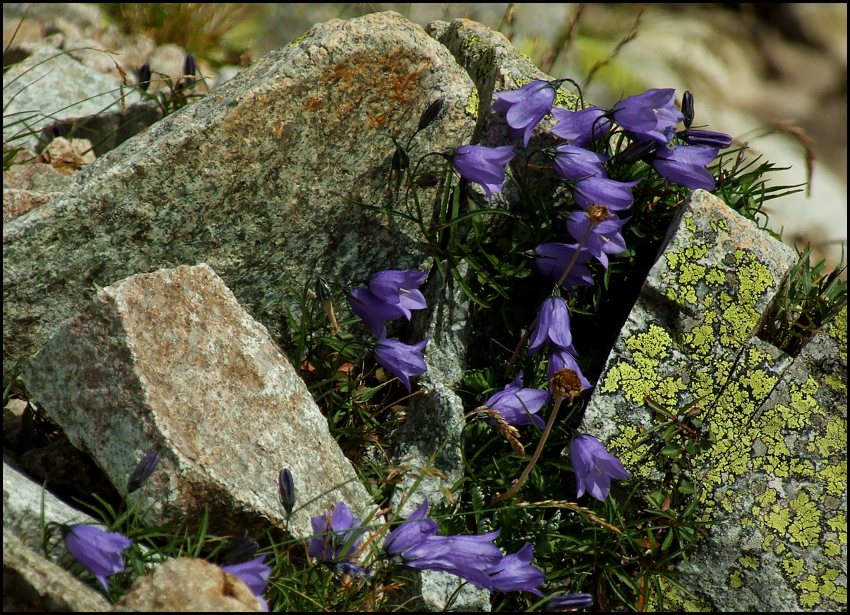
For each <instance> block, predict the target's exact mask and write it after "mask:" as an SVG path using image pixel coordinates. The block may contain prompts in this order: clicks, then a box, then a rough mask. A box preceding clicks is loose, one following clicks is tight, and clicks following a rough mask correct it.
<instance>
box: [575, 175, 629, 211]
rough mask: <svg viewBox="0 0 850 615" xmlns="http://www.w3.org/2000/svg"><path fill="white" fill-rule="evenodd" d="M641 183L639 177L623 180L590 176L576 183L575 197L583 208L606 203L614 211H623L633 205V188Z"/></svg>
mask: <svg viewBox="0 0 850 615" xmlns="http://www.w3.org/2000/svg"><path fill="white" fill-rule="evenodd" d="M639 183H640V180H639V179H636V180H634V181H630V182H621V181H617V180H615V179H608V178H605V177H588V178H587V179H583V180H581V181H578V182H576V183H575V186H573V190H572V193H573V198H574V199H575V200H576V203H577V204H578V206H579V207H581V208H582V209H587V208H588V207H590V206H592V205H604V206H605V207H607V208H608V209H610V210H612V211H623V210H625V209H628V208H629V207H631V206H632V203H633V202H634V196H633V195H632V188H634V187H635V186H637V185H638V184H639Z"/></svg>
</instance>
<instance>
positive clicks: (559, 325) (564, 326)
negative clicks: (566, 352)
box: [528, 297, 573, 355]
mask: <svg viewBox="0 0 850 615" xmlns="http://www.w3.org/2000/svg"><path fill="white" fill-rule="evenodd" d="M547 342H548V343H549V344H550V345H552V346H553V347H555V348H561V349H563V348H569V347H570V346H571V345H572V343H573V334H572V332H571V331H570V310H569V308H568V307H567V303H566V302H565V301H564V300H563V299H561V298H560V297H549V298H548V299H546V300H545V301H544V302H543V304H542V305H541V306H540V309H539V310H538V311H537V321H536V323H535V325H534V330H532V332H531V338H530V343H529V346H528V354H530V355H533V354H537V352H538V351H539V350H540V349H541V348H543V345H544V344H545V343H547Z"/></svg>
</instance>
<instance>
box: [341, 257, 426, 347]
mask: <svg viewBox="0 0 850 615" xmlns="http://www.w3.org/2000/svg"><path fill="white" fill-rule="evenodd" d="M426 279H428V274H427V273H425V272H423V271H417V270H415V269H401V270H399V269H388V270H386V271H379V272H378V273H376V274H375V275H373V276H372V278H371V279H370V280H369V285H368V288H355V289H354V290H352V291H351V293H350V294H349V297H348V302H349V304H350V305H351V309H352V310H353V311H354V313H355V314H357V315H358V316H359V317H360V318H362V319H363V321H364V322H365V323H366V324H367V325H368V326H369V328H370V329H371V330H372V333H373V334H374V335H375V337H377V338H381V337H386V335H387V329H386V325H385V323H386V322H387V321H389V320H395V319H396V318H401V317H402V316H403V317H405V318H407V320H410V317H411V311H412V310H421V309H424V308H426V307H428V305H427V303H426V302H425V297H424V296H423V295H422V293H421V292H420V291H419V290H418V288H419V286H421V285H422V284H423V283H424V282H425V280H426Z"/></svg>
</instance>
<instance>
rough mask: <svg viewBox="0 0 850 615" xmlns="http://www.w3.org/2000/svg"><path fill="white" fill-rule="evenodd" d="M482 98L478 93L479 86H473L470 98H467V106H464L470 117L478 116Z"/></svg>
mask: <svg viewBox="0 0 850 615" xmlns="http://www.w3.org/2000/svg"><path fill="white" fill-rule="evenodd" d="M480 102H481V99H480V98H479V95H478V88H476V87H474V86H473V88H472V91H471V92H470V93H469V98H467V99H466V106H465V107H464V108H463V110H464V112H466V114H467V115H468V116H470V117H475V118H477V117H478V105H479V104H480Z"/></svg>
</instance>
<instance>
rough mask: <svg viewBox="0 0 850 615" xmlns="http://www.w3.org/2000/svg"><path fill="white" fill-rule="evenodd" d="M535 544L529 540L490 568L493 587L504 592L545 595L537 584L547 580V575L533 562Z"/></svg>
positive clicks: (489, 572)
mask: <svg viewBox="0 0 850 615" xmlns="http://www.w3.org/2000/svg"><path fill="white" fill-rule="evenodd" d="M533 554H534V546H533V545H532V544H531V543H530V542H527V543H525V546H523V547H522V549H520V550H519V551H517V552H516V553H513V554H511V555H505V556H504V557H503V558H502V559H501V560H500V561H499V563H498V564H496V565H495V566H493V567H492V568H489V569H488V570H487V573H488V574H489V575H490V581H491V582H492V583H493V589H494V590H496V591H502V592H513V591H526V592H531V593H532V594H534V595H535V596H539V597H543V592H541V591H540V590H539V589H537V586H538V585H540V584H541V583H543V582H544V581H545V580H546V575H544V574H543V571H542V570H540V569H539V568H538V567H537V566H534V565H533V564H532V563H531V557H532V555H533Z"/></svg>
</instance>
